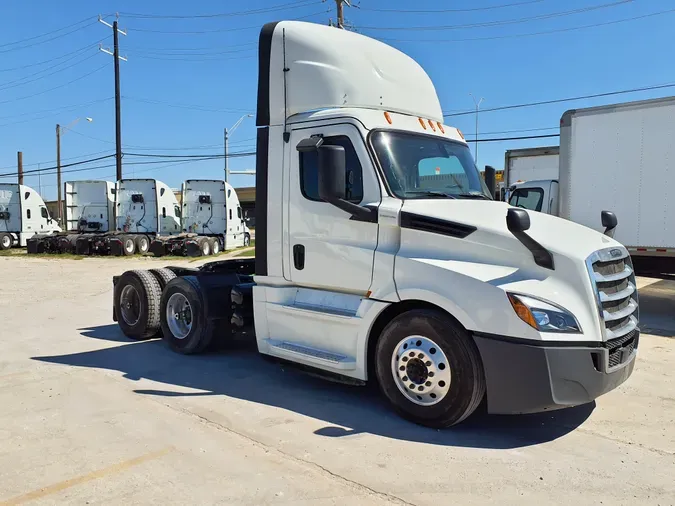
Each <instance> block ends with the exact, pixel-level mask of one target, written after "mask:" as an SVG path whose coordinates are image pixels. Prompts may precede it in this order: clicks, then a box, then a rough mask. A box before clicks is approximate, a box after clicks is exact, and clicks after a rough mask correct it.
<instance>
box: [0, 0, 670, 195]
mask: <svg viewBox="0 0 675 506" xmlns="http://www.w3.org/2000/svg"><path fill="white" fill-rule="evenodd" d="M506 4H518V5H511V6H507V7H505V5H506ZM360 6H361V8H346V15H347V19H348V22H349V23H351V24H352V25H353V26H354V27H355V28H356V29H357V30H358V31H359V32H361V33H363V34H365V35H369V36H373V37H376V38H380V39H382V40H385V41H387V42H388V43H390V44H392V45H394V46H396V47H398V48H399V49H401V50H403V51H404V52H406V53H408V54H409V55H411V56H412V57H413V58H415V59H416V60H418V61H419V62H420V63H421V64H422V66H423V67H424V68H425V69H426V70H427V72H428V73H429V74H430V76H431V77H432V79H433V80H434V82H435V84H436V89H437V92H438V94H439V96H440V99H441V104H442V105H443V109H444V111H446V112H453V111H455V112H457V111H466V110H471V109H473V102H472V98H471V96H470V95H469V94H470V93H473V94H474V95H475V96H476V97H484V101H483V104H482V106H481V107H482V108H490V107H499V106H503V105H510V104H519V103H526V102H535V101H540V100H548V99H557V98H563V97H572V96H579V95H586V94H593V93H602V92H606V91H613V90H622V89H629V88H637V87H642V86H649V85H658V84H666V83H675V67H673V65H672V64H671V63H670V60H671V58H669V56H670V52H671V51H670V49H669V48H672V47H674V46H675V30H673V27H675V12H669V13H664V14H659V15H654V16H648V17H645V16H646V15H648V14H652V13H657V12H660V11H666V10H669V9H674V10H675V4H674V3H673V2H672V0H632V1H624V2H620V1H619V0H567V1H565V2H561V1H559V0H530V1H526V0H452V1H443V2H441V1H434V0H417V1H415V2H410V1H404V0H361V1H360ZM387 9H393V10H396V9H402V10H408V11H410V10H418V11H423V10H436V11H438V10H444V9H445V10H451V9H455V11H454V12H435V13H424V12H390V11H386V10H387ZM466 9H477V10H472V11H466ZM252 10H260V11H262V12H258V13H250V11H252ZM457 10H460V11H457ZM242 11H249V12H246V13H245V14H241V13H242ZM569 11H578V12H576V13H569ZM115 12H119V13H120V27H122V28H125V29H127V31H128V35H127V36H126V37H125V36H120V47H121V54H122V55H124V56H127V57H128V61H127V62H121V88H122V95H123V97H124V98H123V101H122V139H123V144H124V146H125V148H124V150H125V151H126V152H128V153H134V152H135V153H163V154H168V153H173V154H185V153H190V154H213V153H215V154H220V153H222V149H223V148H222V143H223V128H224V127H231V126H232V124H233V123H235V122H236V121H237V119H239V118H240V117H241V116H242V115H243V114H246V113H248V112H250V113H253V112H254V111H255V100H256V96H255V95H256V83H257V62H256V54H257V53H256V43H257V37H258V31H259V27H260V26H262V24H263V23H265V22H267V21H272V20H278V19H290V18H303V19H306V20H308V21H313V22H318V23H326V22H327V21H328V19H329V18H331V17H332V18H333V19H334V17H335V14H334V2H333V0H327V1H325V2H321V1H320V0H316V1H313V0H305V1H302V0H300V1H297V0H296V1H289V0H286V1H285V0H249V1H247V2H245V3H241V2H236V3H235V2H218V1H215V0H209V1H207V0H203V1H200V2H194V3H192V4H187V3H186V2H182V1H180V2H179V1H177V0H163V1H161V2H159V1H144V2H137V1H136V2H132V1H127V0H121V1H117V2H112V1H108V0H106V1H99V2H96V6H94V3H93V2H91V1H84V0H69V1H68V2H46V1H44V0H39V1H38V0H35V1H31V2H26V1H24V2H18V1H14V0H5V1H4V2H3V13H2V14H3V15H2V17H1V18H0V56H1V57H0V169H2V170H0V174H3V173H6V172H13V171H15V170H16V152H17V151H19V150H21V151H23V159H24V170H26V171H29V170H34V169H36V168H37V165H36V164H37V163H41V164H42V165H41V166H42V167H45V166H52V165H53V164H54V160H55V125H56V123H60V124H62V125H64V126H65V125H68V124H69V123H71V122H72V121H73V120H75V119H76V118H78V117H91V118H93V120H94V121H93V122H92V123H89V122H86V121H80V122H79V123H77V124H76V125H74V126H73V128H72V130H71V131H66V132H65V134H64V135H63V137H62V148H61V151H62V154H61V156H62V159H63V163H64V164H65V163H69V162H73V161H77V160H78V159H80V160H81V159H84V158H92V157H97V156H104V155H106V154H110V153H113V152H114V141H115V133H114V132H115V129H114V101H113V100H112V97H113V95H114V88H113V67H112V57H111V56H108V55H106V54H104V53H102V52H100V51H98V49H97V47H98V42H99V41H101V43H102V44H103V46H104V47H111V46H112V34H111V29H110V28H108V27H106V26H104V25H102V24H100V23H98V22H96V19H95V16H96V15H98V14H104V15H105V14H107V15H110V14H111V13H115ZM228 12H229V13H233V12H239V13H240V14H239V15H232V16H219V17H203V18H190V19H184V18H181V19H173V18H160V17H157V16H160V15H207V14H213V13H228ZM138 14H150V15H153V17H143V16H138ZM637 17H642V18H641V19H633V20H630V21H626V22H617V23H612V22H614V21H619V20H624V19H628V18H637ZM86 18H91V19H86ZM533 18H534V19H533ZM106 19H107V20H108V21H112V20H113V19H114V17H113V16H108V17H107V18H106ZM76 23H79V24H76ZM603 23H604V25H601V26H595V27H592V28H586V29H578V30H577V29H575V28H578V27H582V26H587V25H597V24H603ZM71 25H74V26H71ZM467 25H469V26H467ZM68 26H70V28H67V29H63V28H64V27H68ZM406 27H407V28H406ZM60 29H61V30H60ZM55 30H60V31H57V32H54V33H52V34H50V35H46V36H42V37H40V35H42V34H45V33H48V32H53V31H55ZM172 32H181V33H172ZM187 32H192V33H187ZM541 32H545V33H541ZM551 32H553V33H551ZM533 33H539V34H538V35H529V36H524V35H527V34H533ZM17 41H23V42H17ZM101 67H103V68H101ZM12 69H13V70H12ZM672 94H675V87H673V88H667V89H662V90H657V91H651V92H640V93H634V94H627V95H620V96H614V97H606V98H597V99H589V100H580V101H575V102H567V103H560V104H551V105H546V106H539V107H528V108H518V109H512V110H507V111H499V112H484V113H481V114H480V115H479V132H480V134H481V135H480V136H481V137H482V136H485V137H502V136H505V137H508V136H522V135H541V134H548V133H557V130H556V129H555V127H557V125H558V123H559V120H560V116H561V114H562V113H563V112H564V111H565V110H567V109H570V108H579V107H587V106H591V105H599V104H606V103H614V102H623V101H629V100H639V99H645V98H652V97H657V96H666V95H672ZM474 120H475V117H474V116H473V115H465V116H457V117H450V118H447V119H446V123H448V124H452V125H454V126H457V127H459V128H460V129H461V130H462V131H463V132H464V134H465V135H466V136H467V138H471V137H472V135H473V133H474V130H475V126H474ZM543 128H551V129H550V130H539V129H543ZM533 129H536V130H533ZM530 130H531V131H530ZM512 131H513V132H512ZM493 132H495V133H493ZM501 132H508V133H503V134H502V133H501ZM254 137H255V127H254V120H253V118H248V119H246V120H244V121H243V122H242V124H241V126H240V127H239V128H238V129H237V130H236V132H234V133H233V134H232V136H231V146H230V151H231V152H237V151H239V152H249V151H252V150H253V149H254V140H253V139H254ZM549 144H551V145H553V144H557V139H555V138H552V139H531V140H520V141H508V142H494V143H492V142H491V143H481V144H479V148H478V150H479V154H478V164H479V166H480V167H481V168H482V167H483V166H484V165H485V164H490V165H493V166H495V167H496V168H501V167H502V165H503V160H504V151H505V150H506V149H511V148H520V147H529V146H542V145H549ZM471 148H472V150H473V143H472V144H471ZM125 161H127V162H131V161H132V160H131V158H127V159H126V160H125ZM134 161H141V160H140V159H134ZM143 161H149V159H145V160H143ZM254 162H255V159H254V158H253V157H242V158H237V159H231V160H230V167H231V168H232V169H233V170H237V169H253V168H254ZM113 163H114V159H106V160H102V161H100V162H97V163H92V164H90V166H101V165H109V164H113ZM83 167H86V166H83ZM73 168H74V167H73ZM78 168H79V167H78ZM114 173H115V169H114V167H105V168H100V169H96V170H91V171H81V172H74V173H71V174H64V180H67V179H109V180H113V179H114ZM124 174H125V176H129V177H153V178H157V179H161V180H163V181H165V182H166V183H167V184H169V185H171V186H173V187H178V186H179V185H180V183H181V181H183V180H184V179H187V178H222V177H223V160H222V159H219V160H209V161H202V162H191V163H183V164H181V165H168V164H165V163H157V164H148V165H125V167H124ZM0 181H15V178H14V177H12V178H7V177H6V178H0ZM232 182H233V184H234V186H235V187H237V186H251V185H253V184H254V181H253V177H251V176H233V179H232ZM26 184H29V185H31V186H34V187H36V188H37V187H38V178H37V177H36V176H34V175H30V176H28V175H27V176H26ZM41 186H42V192H43V195H44V196H45V198H46V199H53V198H54V197H55V195H56V177H55V175H53V174H50V175H44V176H42V177H41Z"/></svg>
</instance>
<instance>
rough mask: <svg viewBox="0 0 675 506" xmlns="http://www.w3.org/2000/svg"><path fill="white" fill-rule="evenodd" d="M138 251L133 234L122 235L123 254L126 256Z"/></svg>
mask: <svg viewBox="0 0 675 506" xmlns="http://www.w3.org/2000/svg"><path fill="white" fill-rule="evenodd" d="M134 253H136V241H135V238H134V236H133V235H125V236H122V254H123V255H124V256H126V257H128V256H131V255H133V254H134Z"/></svg>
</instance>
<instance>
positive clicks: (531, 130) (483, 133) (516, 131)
mask: <svg viewBox="0 0 675 506" xmlns="http://www.w3.org/2000/svg"><path fill="white" fill-rule="evenodd" d="M559 128H560V127H559V126H554V127H543V128H521V129H518V130H501V131H498V132H481V133H480V135H497V134H513V133H520V132H543V131H546V130H558V129H559ZM466 136H467V137H475V136H476V135H475V134H466Z"/></svg>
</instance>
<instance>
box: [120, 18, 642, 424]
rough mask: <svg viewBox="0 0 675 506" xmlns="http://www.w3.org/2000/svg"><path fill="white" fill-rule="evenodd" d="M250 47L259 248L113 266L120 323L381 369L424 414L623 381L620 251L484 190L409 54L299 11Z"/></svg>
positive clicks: (629, 282)
mask: <svg viewBox="0 0 675 506" xmlns="http://www.w3.org/2000/svg"><path fill="white" fill-rule="evenodd" d="M258 55H259V56H258V58H259V61H258V64H259V67H258V96H257V97H258V98H257V115H256V124H257V127H258V129H257V148H256V153H257V154H256V197H257V202H256V213H257V216H256V235H257V237H256V239H257V244H256V255H255V259H231V260H224V261H215V262H209V263H206V264H204V265H203V266H201V267H200V268H198V269H186V268H182V267H176V268H172V269H164V270H162V271H161V272H159V270H154V272H153V271H147V270H130V271H127V272H124V273H123V274H122V275H121V276H115V277H114V278H113V285H114V291H113V308H114V309H113V318H114V319H115V320H116V321H118V324H119V326H120V328H121V329H122V331H123V332H124V333H125V334H126V335H127V336H129V337H131V338H134V339H148V338H151V337H153V336H156V335H157V333H158V330H159V329H161V335H162V338H163V339H164V341H165V342H166V343H167V345H168V346H169V347H171V348H172V349H173V350H175V351H176V352H178V353H182V354H186V355H187V354H194V353H199V352H201V351H204V350H206V349H207V348H209V347H211V346H212V345H214V344H220V343H222V342H227V341H228V340H230V339H232V336H233V334H239V333H240V332H243V333H244V334H246V335H254V336H255V339H256V343H257V348H258V351H259V352H260V353H262V354H264V355H268V356H271V357H274V358H276V359H280V360H284V361H287V362H292V363H294V364H296V365H298V366H299V367H303V368H308V369H311V370H312V371H313V372H319V373H321V374H324V375H326V376H327V377H329V378H332V379H339V380H343V381H346V382H349V383H351V384H354V383H356V384H363V383H366V382H373V381H375V382H377V383H379V386H380V389H381V391H382V393H383V395H384V396H385V397H386V398H387V399H388V401H389V402H390V404H391V405H392V406H393V407H394V409H395V410H396V411H397V412H398V413H399V414H401V415H402V416H403V417H405V418H407V419H409V420H412V421H414V422H416V423H419V424H422V425H427V426H431V427H447V426H450V425H454V424H457V423H460V422H461V421H462V420H464V419H466V418H467V417H468V416H469V415H471V413H473V412H474V411H475V410H476V409H477V407H478V406H479V405H480V404H481V402H483V400H485V401H486V407H487V411H488V412H491V413H503V414H507V413H511V414H514V413H530V412H538V411H547V410H551V409H556V408H562V407H566V406H573V405H578V404H583V403H588V402H591V401H592V400H593V399H595V398H597V397H598V396H600V395H603V394H604V393H606V392H608V391H610V390H612V389H614V388H616V387H617V386H619V385H620V384H622V383H623V382H624V381H626V380H627V379H628V377H629V376H630V375H631V373H632V371H633V368H634V365H635V361H636V355H637V354H636V349H637V347H638V343H639V334H640V332H639V328H638V302H637V290H636V288H635V277H634V275H633V272H632V267H631V261H630V256H629V254H628V252H627V250H626V249H625V248H624V247H623V246H621V245H620V244H619V243H618V242H616V241H615V240H613V239H612V238H611V237H609V236H607V235H603V234H601V233H599V232H596V231H595V230H592V229H590V228H587V227H584V226H581V225H579V224H577V223H573V222H572V221H568V220H563V219H560V218H557V217H553V216H549V215H546V214H544V213H536V212H530V211H527V210H525V209H519V208H516V207H512V206H509V205H508V204H506V203H504V202H496V201H494V200H493V199H492V196H491V195H489V193H488V190H487V188H486V186H485V184H484V182H483V180H482V178H481V176H480V175H479V172H478V170H477V168H476V165H475V162H474V161H473V159H472V156H471V152H470V150H469V147H468V145H467V143H466V141H465V140H464V137H463V136H462V134H461V133H460V132H459V131H458V130H457V129H456V128H454V127H451V126H449V125H444V124H443V123H442V122H443V112H442V109H441V105H440V102H439V100H438V96H437V94H436V90H435V88H434V85H433V83H432V82H431V79H430V78H429V76H428V75H427V74H426V72H425V71H424V70H423V69H422V68H421V67H420V65H419V64H418V63H417V62H415V61H414V60H413V59H411V58H410V57H408V56H407V55H405V54H403V53H401V52H400V51H398V50H397V49H395V48H393V47H391V46H387V45H386V44H384V43H382V42H380V41H377V40H374V39H371V38H368V37H365V36H363V35H360V34H357V33H354V32H351V31H347V30H338V29H335V28H332V27H328V26H323V25H318V24H311V23H304V22H298V21H283V22H279V23H269V24H267V25H265V26H264V27H263V28H262V31H261V33H260V39H259V53H258ZM224 374H227V372H226V371H224ZM232 381H234V382H236V381H243V380H240V379H237V378H233V379H232Z"/></svg>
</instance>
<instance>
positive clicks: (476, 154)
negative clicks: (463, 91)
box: [469, 93, 484, 166]
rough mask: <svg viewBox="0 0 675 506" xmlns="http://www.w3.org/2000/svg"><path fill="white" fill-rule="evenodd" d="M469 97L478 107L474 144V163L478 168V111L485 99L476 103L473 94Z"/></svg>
mask: <svg viewBox="0 0 675 506" xmlns="http://www.w3.org/2000/svg"><path fill="white" fill-rule="evenodd" d="M469 95H470V96H471V98H472V99H473V105H475V106H476V137H475V139H474V142H473V151H474V154H473V157H474V162H476V166H478V109H480V104H482V103H483V100H484V99H483V97H481V98H480V100H478V101H477V102H476V97H474V96H473V93H469Z"/></svg>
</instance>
